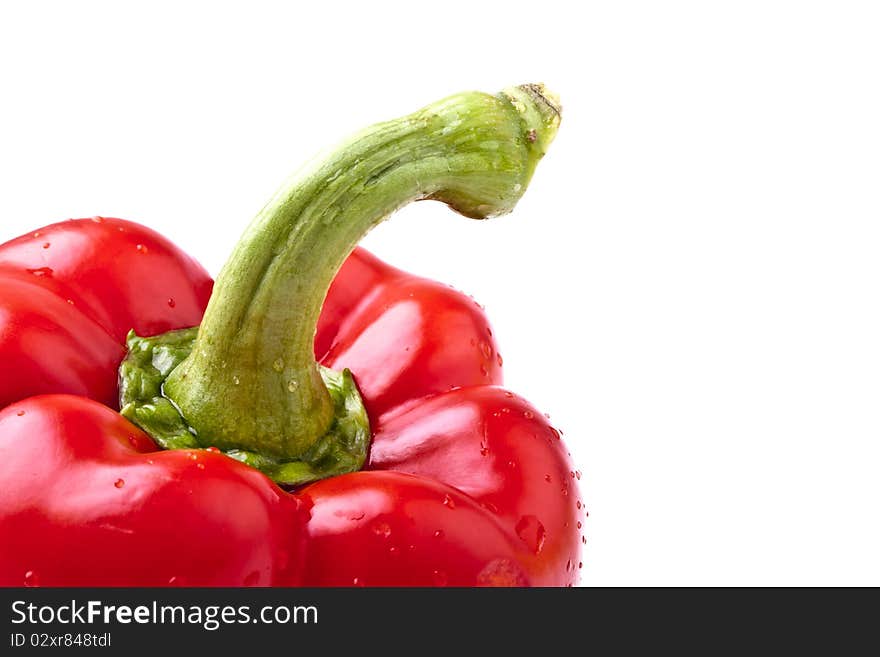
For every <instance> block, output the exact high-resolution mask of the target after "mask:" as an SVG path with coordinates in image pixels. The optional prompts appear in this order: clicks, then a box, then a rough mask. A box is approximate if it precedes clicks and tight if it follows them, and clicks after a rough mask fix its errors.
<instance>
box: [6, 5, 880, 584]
mask: <svg viewBox="0 0 880 657" xmlns="http://www.w3.org/2000/svg"><path fill="white" fill-rule="evenodd" d="M300 5H301V3H283V4H282V3H279V4H268V3H261V2H247V3H240V5H239V6H234V5H228V4H224V3H205V4H196V3H180V2H175V3H164V2H153V3H147V4H143V3H137V4H136V3H111V2H105V3H97V2H82V1H80V2H76V3H72V2H63V3H62V2H55V3H49V2H31V3H24V2H19V3H4V4H3V5H2V9H0V189H2V195H0V240H5V239H6V238H11V237H13V236H15V235H17V234H19V233H23V232H26V231H29V230H33V229H35V228H37V227H39V226H41V225H44V224H47V223H50V222H53V221H56V220H59V219H64V218H68V217H77V216H91V215H95V214H103V215H107V216H120V217H125V218H128V219H132V220H136V221H140V222H143V223H145V224H147V225H149V226H151V227H153V228H156V229H158V230H159V231H161V232H163V233H165V234H166V235H168V236H169V237H171V238H172V239H173V240H175V241H176V242H177V243H178V244H179V245H180V246H182V247H183V248H185V249H186V250H188V251H189V252H190V253H192V254H194V255H195V256H196V257H198V258H199V259H200V260H201V261H202V262H203V263H204V264H205V265H206V266H207V267H208V268H209V269H210V270H211V272H212V273H215V274H216V272H217V270H218V268H219V267H220V265H221V264H222V262H223V260H224V256H225V254H226V253H227V252H228V251H229V249H230V247H231V246H232V244H233V243H234V241H235V239H236V238H237V236H238V235H239V233H240V231H241V230H242V228H243V227H244V225H245V224H246V223H247V221H248V220H249V219H250V217H251V216H252V215H253V214H254V213H255V212H256V211H257V210H258V209H259V208H260V206H261V205H262V203H263V202H264V201H265V200H266V199H267V197H268V196H269V195H270V194H271V193H272V192H273V191H274V189H275V187H276V185H277V184H278V183H280V182H281V181H282V180H283V179H284V178H285V177H286V176H287V174H288V173H289V172H290V171H291V170H293V169H294V168H296V167H297V166H298V165H299V164H300V163H302V162H303V161H304V160H305V159H306V158H308V157H309V156H310V155H312V154H313V153H314V152H315V151H316V150H318V149H320V148H322V147H324V146H327V145H328V144H332V143H334V142H336V141H338V140H339V139H340V138H342V137H344V136H345V135H347V134H348V133H350V132H352V131H353V130H356V129H358V128H360V127H362V126H365V125H367V124H370V123H372V122H375V121H378V120H382V119H386V118H391V117H394V116H397V115H400V114H403V113H408V112H409V111H411V110H414V109H416V108H418V107H420V106H422V105H424V104H426V103H428V102H431V101H433V100H435V99H438V98H440V97H442V96H445V95H447V94H450V93H453V92H456V91H460V90H465V89H472V88H474V89H482V90H486V91H496V90H498V89H500V88H501V87H504V86H507V85H509V84H515V83H520V82H528V81H544V82H546V83H547V84H548V85H549V86H550V87H552V88H553V89H555V90H556V91H557V92H558V93H559V94H560V95H561V97H562V100H563V104H564V107H565V111H564V119H563V125H562V128H561V130H560V133H559V136H558V139H557V141H556V143H555V144H554V145H553V147H552V149H551V152H550V154H549V155H548V156H547V158H546V160H545V161H544V162H543V164H542V165H541V167H540V168H539V170H538V173H537V175H536V176H535V178H534V180H533V184H532V186H531V189H530V190H529V192H528V193H527V194H526V196H525V198H524V199H523V201H522V202H521V204H520V205H519V207H518V208H517V209H516V211H515V212H514V213H513V214H512V215H510V216H508V217H503V218H499V219H497V220H493V221H489V222H483V223H478V222H472V221H468V220H465V219H462V218H460V217H457V216H455V215H453V214H451V213H450V212H449V211H448V210H447V209H446V208H444V207H443V206H440V205H437V204H419V205H417V206H413V207H410V208H408V209H407V210H405V211H404V212H402V213H400V215H398V216H396V217H395V218H394V219H393V220H392V221H391V222H388V223H386V224H384V225H383V226H381V227H380V228H379V229H377V230H376V231H374V233H373V234H371V235H370V236H369V237H368V238H367V240H366V242H365V244H366V245H367V246H368V247H369V248H371V249H372V250H374V251H375V252H376V253H377V254H379V255H380V256H382V257H384V258H386V259H387V260H389V261H391V262H392V263H394V264H396V265H398V266H400V267H403V268H406V269H410V270H412V271H414V272H418V273H420V274H424V275H428V276H431V277H434V278H437V279H440V280H443V281H447V282H449V283H452V284H454V285H455V286H456V287H458V288H460V289H462V290H465V291H466V292H469V293H471V294H473V295H474V296H475V297H476V298H477V299H478V300H479V301H481V302H482V303H483V304H484V305H485V306H486V308H487V311H488V313H489V315H490V318H491V319H492V321H493V324H494V327H495V329H496V332H497V335H498V336H499V340H500V345H501V351H502V354H503V355H504V359H505V365H506V371H507V383H508V384H509V387H511V388H512V389H514V390H516V391H517V392H519V393H521V394H523V395H524V396H526V397H527V398H529V399H531V400H532V401H533V402H534V403H535V404H536V405H538V406H539V407H540V408H541V409H542V410H545V411H547V412H549V413H550V414H551V415H552V418H553V421H554V423H555V424H556V425H557V426H559V427H560V428H562V429H563V430H564V432H565V438H566V439H567V440H568V444H569V446H570V449H571V451H572V453H573V455H574V457H575V459H576V461H577V464H578V466H579V467H580V469H581V470H582V471H583V472H584V479H583V480H582V482H581V483H582V485H583V496H584V498H585V499H586V501H587V507H588V509H589V511H590V519H589V522H588V524H587V536H588V540H589V544H588V546H587V550H586V553H585V558H584V561H585V567H584V571H583V572H584V583H585V584H588V585H660V584H666V585H710V584H714V585H745V584H761V585H783V584H818V585H824V584H873V585H880V559H878V558H877V555H878V554H880V527H878V525H880V522H878V520H880V518H878V503H880V484H878V479H880V477H878V466H880V458H878V457H880V445H878V438H880V417H878V400H880V340H878V337H880V310H878V303H877V296H878V287H880V257H878V247H880V243H878V242H880V239H878V238H880V229H878V223H880V190H878V181H880V84H878V82H880V71H878V69H880V38H878V34H880V19H878V9H876V7H877V5H876V3H872V2H862V3H858V2H809V1H799V2H778V1H777V2H773V1H767V0H764V1H760V2H753V1H740V2H662V3H661V2H625V1H620V2H603V3H573V2H572V3H556V2H545V3H535V2H530V3H517V2H503V3H501V2H498V3H481V2H475V1H474V0H470V1H468V2H453V1H450V0H444V1H443V2H440V3H415V2H408V3H393V4H392V3H382V2H364V3H358V4H357V5H352V6H344V5H339V4H335V3H306V4H305V5H304V6H300ZM317 7H320V8H317Z"/></svg>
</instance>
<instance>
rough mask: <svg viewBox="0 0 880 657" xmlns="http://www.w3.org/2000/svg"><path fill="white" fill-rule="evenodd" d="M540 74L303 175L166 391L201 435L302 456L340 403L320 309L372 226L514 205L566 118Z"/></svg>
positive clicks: (285, 192) (347, 148)
mask: <svg viewBox="0 0 880 657" xmlns="http://www.w3.org/2000/svg"><path fill="white" fill-rule="evenodd" d="M559 111H560V110H559V105H558V103H557V101H556V100H555V98H554V97H553V96H551V95H550V94H549V93H548V92H547V91H546V90H545V89H544V88H543V86H541V85H522V86H519V87H513V88H509V89H506V90H504V91H502V92H501V93H500V94H497V95H489V94H484V93H478V92H468V93H462V94H458V95H455V96H451V97H449V98H447V99H445V100H441V101H439V102H437V103H434V104H432V105H429V106H427V107H425V108H424V109H422V110H419V111H417V112H415V113H414V114H410V115H409V116H405V117H403V118H400V119H397V120H393V121H389V122H386V123H380V124H378V125H375V126H373V127H371V128H368V129H366V130H365V131H363V132H361V133H360V134H357V135H355V136H354V137H353V138H352V139H350V140H349V141H347V142H345V143H343V144H342V145H341V146H340V147H339V148H338V149H336V150H334V151H333V152H332V153H330V154H329V155H327V156H325V157H322V158H319V159H317V160H316V161H314V162H312V163H311V164H310V165H309V166H307V167H306V168H305V169H304V170H303V171H301V172H300V173H298V174H297V175H295V176H294V177H293V178H292V179H291V180H290V181H289V182H288V183H287V184H285V185H284V186H283V187H282V188H281V190H280V191H279V192H278V193H277V194H276V195H275V197H274V198H273V199H272V200H271V201H270V202H269V203H268V204H267V205H266V206H265V207H264V208H263V210H262V211H261V212H260V213H259V214H258V215H257V217H256V218H255V219H254V221H253V223H252V224H251V225H250V227H249V228H248V229H247V230H246V232H245V233H244V236H243V237H242V239H241V241H240V242H239V243H238V245H237V246H236V248H235V250H234V251H233V253H232V256H231V257H230V258H229V260H228V262H227V263H226V265H225V266H224V268H223V270H222V271H221V273H220V275H219V277H218V278H217V282H216V286H215V288H214V293H213V296H212V297H211V301H210V303H209V305H208V308H207V311H206V312H205V317H204V320H203V322H202V324H201V327H200V329H199V331H198V336H197V337H196V339H195V343H194V345H193V348H192V351H191V353H190V354H189V355H188V356H187V357H186V358H185V359H183V360H182V362H180V363H179V364H178V365H177V366H176V367H175V368H174V369H173V370H172V371H171V373H170V374H169V375H168V377H167V379H166V380H165V382H164V388H163V389H162V394H163V395H164V396H165V397H166V398H168V399H169V400H171V402H173V404H174V406H175V407H176V409H177V410H178V411H179V412H180V413H181V414H182V416H183V418H184V419H185V421H186V423H187V424H188V425H189V427H190V428H191V430H192V434H193V435H194V436H195V437H196V440H197V441H198V442H199V443H200V444H202V445H203V446H207V445H213V446H216V447H218V448H220V449H224V450H244V451H247V452H252V453H256V454H260V455H265V456H267V457H270V458H273V459H282V460H291V459H296V458H297V457H299V456H301V455H303V454H305V453H306V452H308V451H309V450H310V449H312V448H314V446H315V445H316V444H317V443H318V442H319V441H321V439H322V437H323V436H325V435H326V434H327V432H328V430H329V429H330V428H331V425H333V424H334V421H335V420H334V407H335V406H338V404H334V401H333V399H331V395H330V393H328V390H327V385H326V384H325V380H324V377H322V375H321V372H320V370H319V367H318V365H317V364H316V363H315V358H314V351H313V349H314V347H313V342H314V336H315V327H316V325H317V321H318V316H319V313H320V312H321V306H322V304H323V301H324V297H325V296H326V294H327V290H328V289H329V287H330V284H331V282H332V281H333V278H334V276H335V275H336V272H337V271H338V270H339V268H340V266H341V265H342V263H343V262H344V260H345V259H346V257H347V256H348V255H349V254H350V253H351V251H352V250H353V249H354V248H355V246H356V245H357V243H358V242H359V241H360V240H361V238H362V237H363V236H364V235H365V234H366V233H367V232H368V231H369V230H370V229H371V228H373V227H374V226H375V225H377V224H378V223H379V222H381V221H382V220H383V219H385V218H386V217H388V216H389V215H390V214H392V213H393V212H394V211H396V210H398V209H400V208H401V207H402V206H404V205H406V204H408V203H410V202H411V201H416V200H421V199H435V200H438V201H442V202H444V203H447V204H448V205H449V206H450V207H451V208H452V209H453V210H455V211H456V212H458V213H460V214H462V215H465V216H467V217H472V218H475V219H484V218H487V217H491V216H495V215H500V214H505V213H507V212H509V211H510V210H512V209H513V207H514V205H515V204H516V202H517V201H518V200H519V198H520V197H521V196H522V194H523V192H524V191H525V189H526V186H527V184H528V182H529V180H530V179H531V176H532V173H533V172H534V169H535V166H536V164H537V163H538V161H539V160H540V159H541V157H542V156H543V155H544V153H545V151H546V149H547V147H548V145H549V144H550V142H551V141H552V140H553V137H554V136H555V134H556V130H557V128H558V125H559V120H560V114H559Z"/></svg>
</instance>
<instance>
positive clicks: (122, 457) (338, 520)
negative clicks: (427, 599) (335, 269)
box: [0, 219, 585, 586]
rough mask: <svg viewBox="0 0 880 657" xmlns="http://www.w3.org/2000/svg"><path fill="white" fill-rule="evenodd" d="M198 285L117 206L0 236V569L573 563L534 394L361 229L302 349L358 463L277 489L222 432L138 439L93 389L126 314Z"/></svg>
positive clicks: (478, 580) (436, 579) (148, 317)
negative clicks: (227, 448)
mask: <svg viewBox="0 0 880 657" xmlns="http://www.w3.org/2000/svg"><path fill="white" fill-rule="evenodd" d="M47 243H48V244H49V246H48V247H45V248H44V245H45V244H47ZM46 268H48V270H51V271H48V270H47V269H46ZM210 290H211V280H210V278H209V277H208V275H207V274H206V273H205V272H204V270H203V269H201V267H199V265H198V264H197V263H195V261H193V260H192V259H191V258H189V257H188V256H186V255H185V254H184V253H182V252H181V251H180V250H178V249H177V248H175V247H174V246H173V245H171V244H170V243H169V242H168V241H167V240H165V239H164V238H162V237H161V236H159V235H157V234H156V233H154V232H153V231H150V230H149V229H146V228H144V227H142V226H138V225H136V224H132V223H130V222H124V221H121V220H118V219H101V220H77V221H70V222H64V223H61V224H55V225H54V226H50V227H48V228H43V229H40V230H39V231H36V232H35V233H32V234H30V235H25V236H23V237H21V238H18V239H17V240H13V241H11V242H8V243H6V244H4V245H0V362H2V363H4V372H6V371H7V370H6V367H5V364H6V363H12V369H10V370H8V371H12V372H15V375H14V376H7V375H6V374H5V373H4V376H3V378H2V380H0V408H2V407H4V406H6V408H4V409H3V410H2V411H0V488H2V490H3V491H4V493H5V494H4V495H3V496H2V497H0V537H2V538H0V585H13V586H16V585H23V584H27V585H55V586H67V585H94V586H103V585H145V586H169V585H207V586H212V585H227V586H241V585H285V586H292V585H306V586H327V585H331V586H358V585H365V586H414V585H416V586H432V585H449V586H481V585H488V586H505V585H506V586H526V585H533V586H564V585H569V584H572V583H574V582H576V581H577V578H578V574H579V565H580V562H579V560H578V559H579V556H578V555H579V553H580V545H581V541H582V536H581V530H580V525H581V521H582V520H583V516H584V515H585V512H584V510H583V509H582V508H581V501H580V499H579V496H578V492H577V484H576V479H577V477H578V476H579V475H577V474H576V473H575V472H574V469H573V468H572V466H571V465H570V462H569V459H568V455H567V452H566V451H565V448H564V445H563V443H562V441H561V440H560V439H559V434H558V433H557V432H556V431H555V430H554V429H553V428H552V427H550V426H549V424H548V423H547V421H546V419H545V418H544V416H543V415H541V414H540V413H538V412H537V411H536V410H535V409H534V408H532V407H531V406H530V405H529V404H528V403H527V402H526V401H525V400H523V399H521V398H519V397H516V396H514V395H513V394H512V393H509V392H507V391H505V390H503V389H502V388H500V387H498V385H499V384H500V383H501V358H500V356H499V355H498V350H497V346H496V344H495V341H494V338H493V336H492V333H491V329H490V328H489V325H488V322H487V320H486V318H485V315H484V313H483V311H482V309H481V308H480V307H479V306H478V305H477V304H476V303H475V302H474V301H473V300H471V299H470V298H468V297H466V296H465V295H462V294H461V293H459V292H456V291H455V290H452V289H451V288H449V287H447V286H444V285H441V284H438V283H435V282H432V281H427V280H425V279H421V278H417V277H414V276H411V275H409V274H406V273H404V272H401V271H399V270H396V269H393V268H391V267H389V266H388V265H386V264H384V263H382V262H381V261H379V260H378V259H377V258H375V257H374V256H372V255H370V254H368V253H367V252H366V251H364V250H362V249H358V250H356V251H355V252H354V253H353V254H352V255H351V256H350V257H349V259H348V260H347V261H346V263H345V265H344V266H343V267H342V269H341V270H340V272H339V274H338V275H337V277H336V280H335V281H334V283H333V285H332V287H331V289H330V292H329V293H328V296H327V299H326V301H325V304H324V309H323V313H322V316H321V319H320V321H319V325H318V330H317V334H316V338H315V352H316V357H317V358H318V359H319V361H320V362H322V363H323V364H324V365H327V366H329V367H332V368H334V369H342V368H345V367H347V368H349V369H350V370H351V371H352V372H353V374H354V375H355V379H356V380H357V383H358V386H359V388H360V390H361V393H362V395H363V397H364V400H365V403H366V406H367V409H368V412H369V415H370V418H371V426H372V430H373V434H374V438H373V443H372V448H371V454H370V459H369V462H368V465H367V467H366V468H365V470H364V471H362V472H357V473H353V474H349V475H343V476H339V477H333V478H330V479H327V480H324V481H321V482H318V483H316V484H312V485H310V486H307V487H305V488H303V489H302V490H300V491H297V492H295V493H287V492H284V491H282V490H281V489H279V488H278V487H277V486H276V485H275V484H273V483H272V482H270V481H269V480H268V479H266V478H265V477H264V476H263V475H262V474H260V473H258V472H256V471H254V470H252V469H250V468H248V467H246V466H244V465H242V464H240V463H238V462H236V461H233V460H232V459H229V458H227V457H225V456H223V455H222V454H218V453H211V452H206V451H190V450H178V451H158V450H157V449H156V447H155V445H154V444H153V442H152V441H151V440H150V439H149V437H147V436H146V435H145V434H143V433H142V432H141V431H140V430H139V429H137V428H136V427H134V426H133V425H131V424H130V423H129V422H128V421H127V420H125V419H124V418H122V417H121V416H119V415H118V414H116V413H114V412H112V411H111V410H109V409H108V408H106V407H105V406H102V404H104V405H106V406H110V407H111V408H115V403H116V370H117V367H118V364H119V361H120V359H121V358H122V356H123V354H124V347H123V344H124V339H125V335H126V334H127V332H128V330H129V329H130V328H133V329H135V331H136V332H137V333H138V334H140V335H153V334H156V333H161V332H164V331H167V330H172V329H176V328H184V327H187V326H192V325H195V324H198V323H199V321H200V320H201V316H202V313H203V311H204V307H205V305H206V304H207V300H208V298H209V296H210ZM68 300H70V301H69V302H68ZM48 393H62V394H48ZM34 395H43V396H37V397H34ZM92 400H94V401H92ZM14 402H17V403H14ZM96 402H100V403H96ZM10 404H11V405H10ZM119 482H122V483H121V484H120V483H119ZM12 491H14V493H12Z"/></svg>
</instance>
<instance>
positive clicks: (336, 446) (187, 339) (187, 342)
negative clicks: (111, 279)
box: [119, 327, 370, 486]
mask: <svg viewBox="0 0 880 657" xmlns="http://www.w3.org/2000/svg"><path fill="white" fill-rule="evenodd" d="M197 334H198V327H195V328H190V329H183V330H180V331H171V332H169V333H164V334H162V335H158V336H155V337H149V338H144V337H140V336H138V335H136V334H135V333H134V331H131V332H129V334H128V338H127V340H126V345H127V347H128V354H127V355H126V357H125V359H124V360H123V361H122V364H121V365H120V367H119V406H120V408H121V411H120V413H121V414H122V415H123V416H124V417H126V418H127V419H128V420H130V421H131V422H132V423H134V424H136V425H137V426H138V427H140V428H141V429H143V430H144V431H145V432H146V433H148V434H149V435H150V436H151V437H152V438H153V440H155V441H156V443H157V444H158V445H159V446H160V447H162V448H164V449H199V448H202V449H204V448H208V447H211V439H210V436H199V435H198V434H197V433H196V432H195V430H194V429H193V428H192V427H190V426H189V424H187V422H186V419H185V418H184V417H183V415H182V414H181V413H180V410H179V409H178V408H177V406H176V405H175V404H174V403H173V402H172V401H171V400H170V399H168V398H167V397H165V396H164V394H163V384H164V382H165V379H166V378H167V377H168V375H169V374H170V373H171V372H172V371H173V370H174V368H175V367H177V365H179V364H180V363H181V362H182V361H183V360H184V359H186V357H187V356H189V354H190V353H191V352H192V348H193V345H194V344H195V339H196V336H197ZM319 369H320V373H321V378H322V379H323V381H324V385H325V386H326V387H327V392H328V393H329V394H330V399H331V400H332V402H333V411H334V421H333V423H332V424H331V426H330V429H329V430H328V431H327V433H326V434H324V435H323V436H322V437H321V438H320V439H319V440H318V441H317V442H316V443H315V444H314V445H312V446H311V447H310V448H309V449H308V450H307V451H306V452H305V453H303V454H301V455H300V456H299V457H298V458H296V459H289V460H281V459H277V458H273V457H270V456H265V455H262V454H258V453H256V452H253V451H247V450H241V449H229V450H224V453H225V454H226V455H227V456H229V457H231V458H234V459H235V460H237V461H241V462H242V463H245V464H247V465H249V466H251V467H253V468H256V469H257V470H259V471H261V472H263V473H264V474H266V475H267V476H268V477H269V478H270V479H272V480H273V481H275V482H277V483H278V484H282V485H285V486H300V485H303V484H307V483H310V482H313V481H318V480H319V479H325V478H327V477H332V476H334V475H340V474H345V473H348V472H356V471H357V470H360V469H361V468H362V467H363V465H364V462H365V461H366V457H367V450H368V448H369V442H370V422H369V418H368V416H367V411H366V409H365V408H364V403H363V399H362V398H361V395H360V392H359V391H358V389H357V385H356V384H355V381H354V378H353V377H352V375H351V372H350V371H349V370H343V371H342V372H336V371H334V370H331V369H329V368H326V367H320V368H319Z"/></svg>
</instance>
